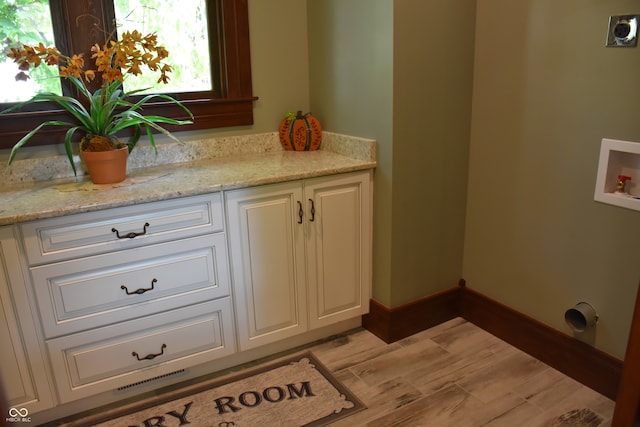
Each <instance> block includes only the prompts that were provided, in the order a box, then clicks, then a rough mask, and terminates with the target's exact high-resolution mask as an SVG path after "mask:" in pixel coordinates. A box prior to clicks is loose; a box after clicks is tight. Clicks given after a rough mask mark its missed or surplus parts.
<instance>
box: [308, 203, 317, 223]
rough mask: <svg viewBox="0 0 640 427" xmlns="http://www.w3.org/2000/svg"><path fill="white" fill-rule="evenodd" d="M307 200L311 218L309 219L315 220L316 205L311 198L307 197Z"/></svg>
mask: <svg viewBox="0 0 640 427" xmlns="http://www.w3.org/2000/svg"><path fill="white" fill-rule="evenodd" d="M309 202H311V218H309V221H311V222H313V221H315V220H316V205H315V204H314V203H313V199H309Z"/></svg>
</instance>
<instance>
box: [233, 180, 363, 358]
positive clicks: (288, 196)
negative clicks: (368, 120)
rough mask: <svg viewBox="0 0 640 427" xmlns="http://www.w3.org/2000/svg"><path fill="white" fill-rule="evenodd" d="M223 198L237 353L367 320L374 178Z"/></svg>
mask: <svg viewBox="0 0 640 427" xmlns="http://www.w3.org/2000/svg"><path fill="white" fill-rule="evenodd" d="M225 197H226V203H227V217H228V226H229V227H228V234H229V241H230V256H231V259H232V275H233V289H234V296H235V303H236V315H237V319H236V321H237V328H238V340H239V346H240V349H242V350H246V349H250V348H254V347H258V346H260V345H264V344H267V343H270V342H274V341H277V340H280V339H283V338H287V337H290V336H293V335H296V334H299V333H302V332H304V331H306V330H308V329H311V328H317V327H321V326H326V325H329V324H332V323H336V322H339V321H341V320H346V319H349V318H353V317H356V316H360V315H362V314H364V313H366V312H367V310H368V305H369V298H370V289H371V223H370V219H371V174H370V172H368V171H365V172H356V173H351V174H344V175H335V176H330V177H322V178H314V179H308V180H305V181H297V182H287V183H282V184H274V185H266V186H262V187H253V188H247V189H241V190H234V191H229V192H227V193H226V195H225Z"/></svg>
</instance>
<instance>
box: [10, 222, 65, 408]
mask: <svg viewBox="0 0 640 427" xmlns="http://www.w3.org/2000/svg"><path fill="white" fill-rule="evenodd" d="M22 265H23V263H22V262H21V259H20V257H19V247H18V243H17V240H16V239H15V236H14V228H13V227H4V228H0V342H1V343H2V345H0V378H1V379H2V384H1V385H0V386H2V387H3V388H4V391H5V393H6V395H7V399H8V402H7V403H8V406H9V407H15V408H18V409H20V410H22V408H25V409H26V410H27V411H29V413H33V412H36V411H40V410H43V409H47V408H50V407H52V406H53V398H52V395H51V390H50V388H49V380H48V377H47V373H46V370H45V359H44V351H43V348H42V347H41V345H40V344H39V341H38V337H37V333H36V329H35V323H34V320H33V316H32V312H31V309H30V304H29V299H28V295H27V292H26V286H25V281H24V277H23V275H22ZM2 416H3V417H5V416H7V414H2Z"/></svg>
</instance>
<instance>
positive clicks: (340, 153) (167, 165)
mask: <svg viewBox="0 0 640 427" xmlns="http://www.w3.org/2000/svg"><path fill="white" fill-rule="evenodd" d="M274 135H275V138H276V141H277V134H264V135H261V136H260V138H262V139H264V140H265V141H266V142H265V143H264V144H251V145H252V146H253V147H252V149H251V150H248V151H247V150H243V149H242V148H241V149H239V150H238V151H237V153H238V154H234V153H233V152H230V151H227V152H225V153H224V155H219V156H216V155H207V156H203V157H205V158H204V160H192V161H177V162H176V161H173V162H171V161H167V160H162V159H161V161H160V162H157V163H156V165H154V166H150V167H134V168H131V169H130V170H129V171H128V174H127V178H126V179H125V181H123V182H122V183H119V184H111V185H95V184H93V183H91V181H90V180H88V178H83V177H78V178H73V177H65V178H60V179H50V180H46V181H36V182H27V183H22V184H15V185H9V186H6V187H4V188H3V190H2V191H0V225H10V224H16V223H21V222H27V221H33V220H38V219H45V218H52V217H58V216H64V215H73V214H77V213H84V212H92V211H97V210H103V209H109V208H115V207H122V206H129V205H134V204H138V203H147V202H154V201H161V200H168V199H173V198H178V197H187V196H195V195H200V194H207V193H213V192H217V191H221V190H232V189H238V188H246V187H252V186H258V185H265V184H272V183H278V182H285V181H293V180H299V179H305V178H313V177H318V176H325V175H333V174H339V173H347V172H354V171H362V170H367V169H373V168H375V167H376V159H375V141H374V140H369V139H363V138H357V137H349V136H344V135H338V134H331V133H324V134H323V145H322V147H321V149H320V150H318V151H315V152H288V151H284V150H282V149H279V148H278V147H277V146H275V145H274V144H273V137H274ZM249 138H255V135H251V136H249ZM238 141H241V142H239V143H238V142H237V141H235V142H233V143H232V144H236V145H237V144H239V145H240V146H242V145H243V144H244V142H243V141H242V139H239V140H238ZM254 142H255V141H254ZM214 145H215V144H213V145H212V146H214ZM134 153H135V151H134ZM142 154H143V155H144V154H145V153H142ZM191 154H193V153H191ZM191 154H190V155H191ZM132 157H133V156H132ZM170 158H171V157H170V156H168V157H166V159H170ZM174 159H175V157H174ZM130 160H131V159H130ZM66 166H67V168H68V167H69V166H68V164H67V165H66Z"/></svg>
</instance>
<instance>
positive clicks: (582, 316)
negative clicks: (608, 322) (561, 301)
mask: <svg viewBox="0 0 640 427" xmlns="http://www.w3.org/2000/svg"><path fill="white" fill-rule="evenodd" d="M564 321H565V322H567V325H569V327H570V328H571V329H572V330H573V331H575V332H584V331H586V330H587V329H589V328H592V327H594V326H595V325H596V323H598V314H597V313H596V310H595V309H594V308H593V307H592V306H591V304H589V303H586V302H579V303H578V304H576V305H575V306H574V307H571V308H570V309H569V310H567V311H566V312H565V313H564Z"/></svg>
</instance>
